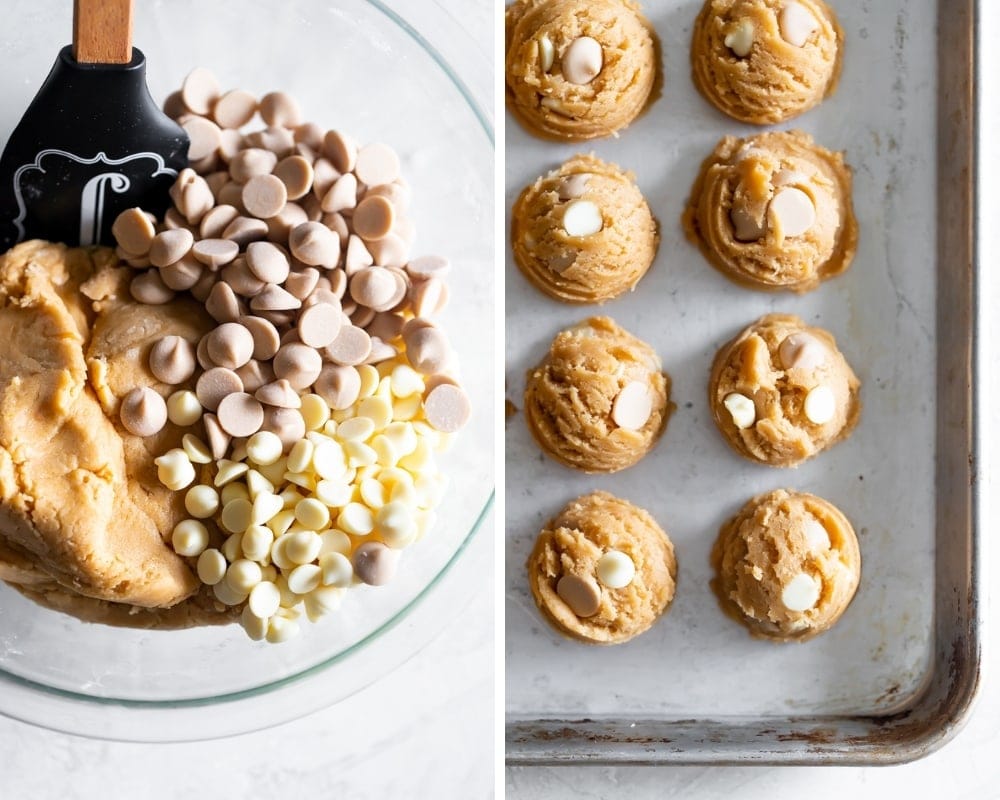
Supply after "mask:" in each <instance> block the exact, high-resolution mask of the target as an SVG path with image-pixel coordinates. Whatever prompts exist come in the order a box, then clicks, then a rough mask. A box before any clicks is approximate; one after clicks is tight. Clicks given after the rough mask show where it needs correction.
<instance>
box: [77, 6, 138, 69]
mask: <svg viewBox="0 0 1000 800" xmlns="http://www.w3.org/2000/svg"><path fill="white" fill-rule="evenodd" d="M132 3H133V0H73V56H74V57H75V58H76V60H77V61H79V62H80V63H81V64H128V63H129V62H130V61H131V60H132Z"/></svg>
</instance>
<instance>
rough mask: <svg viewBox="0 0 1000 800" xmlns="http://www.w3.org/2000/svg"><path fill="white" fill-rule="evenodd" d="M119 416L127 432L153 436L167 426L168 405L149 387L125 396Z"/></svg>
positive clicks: (135, 390) (134, 390) (135, 434)
mask: <svg viewBox="0 0 1000 800" xmlns="http://www.w3.org/2000/svg"><path fill="white" fill-rule="evenodd" d="M119 414H120V417H121V421H122V425H123V426H124V427H125V430H127V431H128V432H129V433H131V434H133V435H134V436H153V435H155V434H157V433H159V432H160V431H161V430H163V426H164V425H166V424H167V404H166V402H165V401H164V399H163V398H162V397H160V395H158V394H157V393H156V392H155V391H153V390H152V389H150V388H149V387H145V388H141V389H133V390H132V391H131V392H129V393H128V394H127V395H125V397H124V398H122V403H121V409H120V411H119Z"/></svg>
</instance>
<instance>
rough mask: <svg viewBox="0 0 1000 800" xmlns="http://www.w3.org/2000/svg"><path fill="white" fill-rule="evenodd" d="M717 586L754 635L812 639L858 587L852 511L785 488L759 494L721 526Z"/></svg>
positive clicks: (722, 601) (732, 612)
mask: <svg viewBox="0 0 1000 800" xmlns="http://www.w3.org/2000/svg"><path fill="white" fill-rule="evenodd" d="M712 566H713V568H714V569H715V578H714V579H713V580H712V588H713V590H714V591H715V593H716V594H717V595H718V598H719V603H720V604H721V606H722V609H723V611H725V612H726V613H727V614H728V615H729V616H731V617H733V618H734V619H736V620H737V621H739V622H741V623H743V624H744V625H746V626H747V628H749V629H750V633H751V634H753V635H754V636H757V637H760V638H765V639H773V640H775V641H779V642H789V641H798V642H802V641H805V640H807V639H811V638H812V637H813V636H817V635H818V634H820V633H823V631H825V630H829V628H830V627H831V626H833V624H834V623H835V622H836V621H837V620H838V619H840V615H841V614H843V613H844V610H845V609H846V608H847V606H848V605H849V604H850V602H851V600H852V599H853V597H854V593H855V591H856V590H857V588H858V581H859V579H860V577H861V552H860V550H859V548H858V540H857V537H856V536H855V535H854V529H853V528H852V527H851V523H850V522H848V520H847V517H845V516H844V515H843V513H842V512H841V511H839V510H838V509H837V508H836V507H835V506H834V505H833V504H831V503H829V502H827V501H826V500H823V499H822V498H819V497H816V496H815V495H811V494H805V493H802V492H794V491H790V490H786V489H778V490H777V491H773V492H770V493H769V494H763V495H760V496H759V497H755V498H753V499H752V500H751V501H750V502H748V503H747V504H746V505H745V506H743V508H742V509H740V511H739V513H737V514H736V516H735V517H733V518H732V519H731V520H729V521H728V522H727V523H726V524H725V525H723V526H722V530H720V531H719V538H718V539H717V540H716V542H715V546H714V547H713V548H712Z"/></svg>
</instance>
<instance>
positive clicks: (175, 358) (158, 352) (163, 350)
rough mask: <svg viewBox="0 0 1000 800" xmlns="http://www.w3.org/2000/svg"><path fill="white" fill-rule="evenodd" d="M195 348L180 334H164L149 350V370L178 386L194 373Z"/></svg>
mask: <svg viewBox="0 0 1000 800" xmlns="http://www.w3.org/2000/svg"><path fill="white" fill-rule="evenodd" d="M194 368H195V360H194V348H193V347H192V346H191V343H190V342H189V341H187V340H186V339H182V338H181V337H180V336H164V337H163V338H162V339H160V341H158V342H157V343H156V344H154V345H153V347H152V348H151V349H150V351H149V371H150V372H152V373H153V375H154V376H156V379H157V380H159V381H163V382H164V383H169V384H170V385H171V386H176V385H177V384H179V383H184V381H186V380H187V379H188V378H190V377H191V376H192V375H194Z"/></svg>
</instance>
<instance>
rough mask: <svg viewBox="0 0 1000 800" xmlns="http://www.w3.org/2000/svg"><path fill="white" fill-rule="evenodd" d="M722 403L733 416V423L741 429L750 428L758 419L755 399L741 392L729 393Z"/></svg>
mask: <svg viewBox="0 0 1000 800" xmlns="http://www.w3.org/2000/svg"><path fill="white" fill-rule="evenodd" d="M722 405H724V406H725V407H726V410H728V411H729V413H730V414H731V415H732V417H733V424H734V425H735V426H736V427H737V428H739V429H740V430H745V429H746V428H749V427H750V426H751V425H753V424H754V422H755V421H756V419H757V408H756V406H755V405H754V402H753V400H751V399H750V398H749V397H747V396H746V395H744V394H740V393H739V392H732V393H730V394H727V395H726V396H725V398H724V399H723V401H722Z"/></svg>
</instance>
